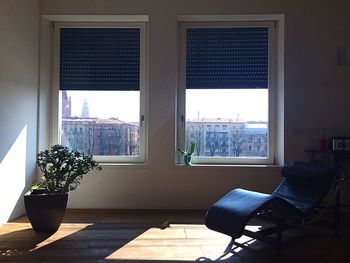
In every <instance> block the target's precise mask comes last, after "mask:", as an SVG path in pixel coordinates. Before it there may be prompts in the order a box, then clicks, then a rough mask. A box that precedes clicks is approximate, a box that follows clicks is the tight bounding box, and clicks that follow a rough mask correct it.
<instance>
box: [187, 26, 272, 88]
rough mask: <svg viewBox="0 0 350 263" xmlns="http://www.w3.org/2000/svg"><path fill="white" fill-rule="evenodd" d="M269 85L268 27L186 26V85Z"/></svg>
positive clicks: (264, 86)
mask: <svg viewBox="0 0 350 263" xmlns="http://www.w3.org/2000/svg"><path fill="white" fill-rule="evenodd" d="M267 87H268V28H261V27H259V28H188V29H187V41H186V88H188V89H239V88H242V89H255V88H267Z"/></svg>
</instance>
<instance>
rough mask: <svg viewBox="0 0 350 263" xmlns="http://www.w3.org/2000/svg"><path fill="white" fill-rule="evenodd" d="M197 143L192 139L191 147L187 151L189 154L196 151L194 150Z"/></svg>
mask: <svg viewBox="0 0 350 263" xmlns="http://www.w3.org/2000/svg"><path fill="white" fill-rule="evenodd" d="M196 145H197V143H196V142H195V141H192V143H191V149H190V151H189V152H188V153H187V155H189V156H191V155H192V154H193V153H194V150H195V149H196Z"/></svg>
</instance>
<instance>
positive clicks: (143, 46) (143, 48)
mask: <svg viewBox="0 0 350 263" xmlns="http://www.w3.org/2000/svg"><path fill="white" fill-rule="evenodd" d="M53 19H55V20H56V19H57V17H54V18H53ZM89 19H90V20H91V21H89ZM63 20H64V21H58V22H55V23H54V32H53V33H54V37H53V39H54V41H53V44H54V45H53V50H54V54H53V81H52V82H53V85H52V93H51V94H52V95H51V119H50V133H51V144H52V145H54V144H57V143H59V127H60V126H61V125H60V123H59V120H60V119H61V116H60V114H61V109H60V105H59V91H60V89H59V87H60V85H59V79H60V77H59V69H60V29H61V28H69V27H70V28H140V115H139V116H140V145H139V147H140V148H139V156H116V155H113V156H109V155H106V156H101V155H96V156H94V159H95V160H96V161H97V162H101V163H146V162H147V130H148V121H147V120H148V114H147V113H148V112H147V109H148V104H147V103H148V77H147V76H148V69H147V68H148V67H147V63H148V48H147V46H148V36H147V30H148V28H147V27H148V24H147V22H148V17H147V16H116V17H113V16H108V17H106V18H105V19H104V18H103V17H100V16H86V17H84V16H76V17H75V16H73V17H72V16H63ZM133 20H135V21H133ZM86 21H88V22H86Z"/></svg>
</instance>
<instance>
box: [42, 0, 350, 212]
mask: <svg viewBox="0 0 350 263" xmlns="http://www.w3.org/2000/svg"><path fill="white" fill-rule="evenodd" d="M40 3H41V14H43V15H44V14H45V15H48V14H66V15H67V14H90V15H91V14H99V15H101V14H113V15H117V14H133V15H134V14H141V15H149V21H150V22H149V57H150V59H149V105H150V106H149V127H150V128H149V153H148V160H149V162H148V165H145V166H108V167H107V166H106V167H104V169H103V171H102V172H101V173H99V174H89V175H88V176H87V178H86V179H85V180H84V181H83V183H82V184H81V187H80V188H79V189H78V190H77V191H76V192H73V193H72V194H71V195H70V202H69V206H70V207H79V208H168V209H171V208H172V209H175V208H192V209H195V208H204V209H205V208H207V207H208V206H209V205H210V204H211V203H212V202H214V201H215V200H216V199H217V198H219V197H220V196H222V195H223V194H224V193H226V192H227V191H228V190H230V189H232V188H234V187H243V188H249V189H252V190H258V191H263V192H270V191H272V190H273V189H274V188H275V187H276V185H277V184H278V183H279V181H280V177H279V169H278V168H258V167H255V168H253V167H250V168H249V167H248V168H247V167H245V168H240V167H218V166H217V167H177V166H175V164H174V159H175V156H174V155H175V151H174V149H175V116H176V114H175V113H176V112H175V108H176V81H177V40H178V39H177V29H178V24H177V15H186V14H189V15H192V14H205V15H210V14H214V15H217V14H285V87H284V92H285V101H284V121H285V122H284V124H283V123H281V127H282V128H283V127H284V129H285V137H284V141H285V144H284V159H285V162H286V163H288V162H290V161H292V160H307V159H308V156H307V154H305V153H304V149H305V148H306V147H309V146H310V144H313V143H314V142H313V141H312V140H311V139H310V131H311V130H313V129H318V128H329V127H332V128H334V134H335V135H350V121H349V116H350V107H349V106H348V98H349V96H350V68H349V67H338V66H337V65H336V47H337V46H344V45H345V46H350V34H348V32H349V25H350V16H349V11H350V4H349V3H350V2H348V1H346V0H344V1H340V0H337V1H320V0H317V1H316V0H313V1H305V0H294V1H287V0H265V1H261V0H251V1H246V0H207V1H203V0H178V1H175V0H148V1H145V0H119V1H118V0H114V1H112V0H91V1H84V0H42V1H41V2H40ZM44 89H45V87H44ZM45 92H46V93H47V90H46V91H45ZM45 92H43V94H45ZM42 99H43V100H44V101H45V98H42ZM46 99H47V98H46ZM46 101H47V100H46ZM42 105H45V103H42ZM281 105H283V101H282V102H281ZM43 110H47V109H46V108H45V107H43ZM41 125H43V127H44V126H46V125H47V121H45V120H44V119H43V121H42V123H41ZM347 189H350V188H349V187H348V188H347ZM348 192H349V191H348ZM343 198H344V200H346V202H347V203H350V197H349V194H346V193H345V195H344V197H343Z"/></svg>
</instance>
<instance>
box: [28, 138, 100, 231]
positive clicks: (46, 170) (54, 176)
mask: <svg viewBox="0 0 350 263" xmlns="http://www.w3.org/2000/svg"><path fill="white" fill-rule="evenodd" d="M37 165H38V167H39V169H40V171H41V172H42V174H43V176H42V177H41V182H39V183H38V184H35V185H33V186H32V188H31V190H30V191H29V192H27V193H26V194H25V196H24V205H25V209H26V211H27V215H28V218H29V221H30V223H31V224H32V227H33V229H34V230H35V231H36V232H47V231H56V230H57V229H58V228H59V226H60V224H61V222H62V219H63V215H64V212H65V209H66V206H67V201H68V192H69V191H73V190H75V189H76V188H77V187H78V185H79V184H80V182H81V180H82V179H83V176H84V175H85V174H87V173H88V172H89V171H91V170H93V169H94V168H96V169H97V170H101V166H99V165H98V164H97V163H96V161H94V159H93V157H92V155H86V154H84V153H80V152H78V151H73V150H70V149H69V148H67V147H65V146H62V145H59V144H57V145H54V146H52V147H51V148H50V149H49V150H45V151H41V152H39V153H38V154H37Z"/></svg>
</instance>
